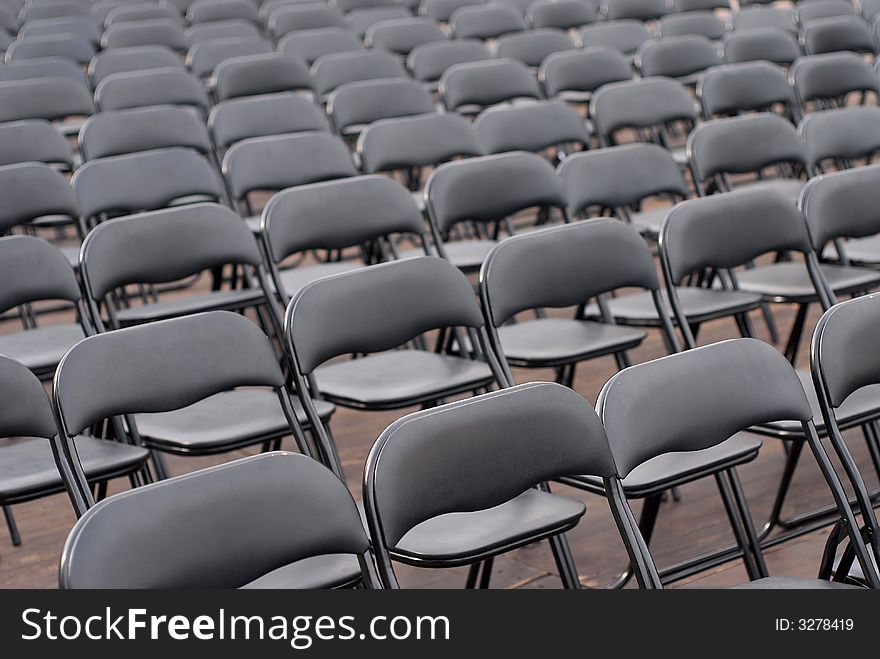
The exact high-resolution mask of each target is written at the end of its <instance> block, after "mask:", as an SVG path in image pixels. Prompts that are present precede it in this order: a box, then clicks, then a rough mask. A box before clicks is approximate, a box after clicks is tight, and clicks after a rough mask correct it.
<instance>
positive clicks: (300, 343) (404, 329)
mask: <svg viewBox="0 0 880 659" xmlns="http://www.w3.org/2000/svg"><path fill="white" fill-rule="evenodd" d="M284 326H285V334H286V335H287V340H288V344H289V348H290V349H291V352H292V354H293V355H294V356H295V359H296V362H297V365H298V367H299V369H300V371H301V372H302V373H303V374H305V375H309V374H310V373H311V372H312V371H313V370H314V369H315V368H317V367H318V366H320V365H321V364H322V363H324V362H326V361H327V360H329V359H332V358H333V357H336V356H339V355H345V354H350V353H374V352H382V351H385V350H391V349H392V348H397V347H399V346H402V345H404V344H405V343H407V342H408V341H410V340H412V339H414V338H415V337H417V336H419V335H421V334H424V333H425V332H428V331H431V330H434V329H439V328H443V327H473V328H480V327H483V317H482V315H481V313H480V307H479V305H478V304H477V300H476V297H475V296H474V291H473V288H472V287H471V284H470V282H468V279H467V277H465V275H464V274H462V272H461V271H460V270H459V269H458V268H456V267H455V266H454V265H453V264H452V263H450V262H449V261H447V260H446V259H441V258H437V257H434V256H424V257H419V258H411V259H402V260H400V261H390V262H388V263H380V264H378V265H373V266H370V267H369V268H361V269H358V270H355V271H354V272H348V273H344V274H340V275H333V276H329V277H324V278H322V279H318V280H316V281H313V282H311V283H309V284H307V285H306V286H304V287H302V288H301V289H299V291H298V292H297V293H296V295H295V296H294V298H293V300H292V301H291V302H290V304H289V305H288V307H287V313H286V316H285V322H284Z"/></svg>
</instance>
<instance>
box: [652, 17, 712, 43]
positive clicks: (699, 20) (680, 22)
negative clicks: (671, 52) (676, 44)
mask: <svg viewBox="0 0 880 659" xmlns="http://www.w3.org/2000/svg"><path fill="white" fill-rule="evenodd" d="M726 32H727V27H726V26H725V25H724V21H722V20H721V19H720V18H719V17H718V16H716V15H715V14H714V13H713V12H712V11H689V12H686V13H682V14H667V15H666V16H664V17H663V18H661V19H660V37H661V38H663V39H666V38H667V37H681V36H686V35H697V36H700V37H705V38H706V39H710V40H712V41H718V40H719V39H721V38H722V37H723V36H724V34H725V33H726Z"/></svg>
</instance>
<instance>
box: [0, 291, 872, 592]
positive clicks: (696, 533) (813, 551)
mask: <svg viewBox="0 0 880 659" xmlns="http://www.w3.org/2000/svg"><path fill="white" fill-rule="evenodd" d="M775 315H776V318H777V321H778V323H779V325H780V330H781V332H783V333H785V332H786V331H787V329H788V326H789V324H790V322H791V319H792V317H793V309H792V308H789V307H775ZM818 315H819V313H818V309H814V310H813V313H812V314H811V316H810V323H809V330H810V331H812V327H813V326H814V324H815V322H816V320H817V318H818ZM753 322H754V325H755V327H756V329H757V331H758V334H759V336H760V337H761V338H764V339H768V336H767V331H766V326H765V325H764V323H763V321H762V319H761V317H760V316H759V315H757V314H755V315H754V317H753ZM6 325H9V324H8V323H6V324H3V323H0V332H2V331H9V330H10V329H12V328H7V327H6ZM734 336H736V327H735V325H734V323H733V321H718V322H714V323H711V324H707V325H706V326H704V328H703V331H702V334H701V337H700V339H701V343H707V342H711V341H716V340H720V339H724V338H733V337H734ZM808 338H809V336H807V337H806V338H805V339H804V343H803V347H802V349H801V352H800V359H799V366H800V367H802V368H804V367H806V365H807V362H806V355H807V354H808V350H807V349H806V348H807V341H808ZM663 354H664V348H663V346H662V343H661V341H660V339H659V336H658V335H657V334H656V333H655V332H650V333H649V336H648V338H647V340H646V341H645V342H644V344H643V345H642V346H640V347H639V348H638V349H636V350H633V351H632V352H631V358H632V361H633V363H638V362H641V361H645V360H648V359H652V358H656V357H659V356H662V355H663ZM614 372H615V363H614V360H613V359H611V358H604V359H599V360H595V361H593V362H588V363H586V364H582V365H581V366H580V368H579V369H578V376H577V380H576V388H577V390H578V391H579V392H580V393H581V394H582V395H583V396H585V397H586V398H587V399H588V400H590V401H591V402H594V401H595V396H596V394H597V393H598V391H599V389H600V388H601V386H602V384H603V383H604V382H605V381H606V380H607V379H608V378H609V377H610V376H611V375H612V374H613V373H614ZM516 376H517V378H518V379H519V381H521V382H522V381H525V380H527V379H532V380H538V379H552V373H550V372H549V371H531V372H527V371H517V372H516ZM409 411H410V410H402V411H400V412H399V413H381V414H380V413H367V412H356V411H350V410H345V409H340V410H339V411H338V412H337V413H336V415H335V416H334V417H333V421H332V428H333V431H334V434H335V437H336V440H337V442H338V446H339V451H340V454H341V457H342V460H343V463H344V469H345V472H346V477H347V480H348V483H349V486H350V487H351V490H352V492H353V493H354V495H355V496H356V497H357V498H360V486H361V472H362V467H363V463H364V459H365V457H366V455H367V452H368V451H369V448H370V446H371V445H372V443H373V441H374V440H375V438H376V437H377V436H378V435H379V433H380V432H381V431H382V430H383V429H384V428H385V426H387V425H388V424H389V423H390V422H391V421H392V420H393V419H395V418H397V417H398V416H401V415H403V414H404V413H406V412H409ZM851 445H852V447H853V449H854V452H855V453H856V454H857V456H858V458H859V459H860V461H861V462H862V463H863V464H865V463H867V451H866V450H865V447H864V443H863V442H862V441H860V439H859V437H858V436H855V437H853V441H852V442H851ZM287 447H290V445H289V444H288V445H287ZM0 453H2V452H0ZM247 453H248V451H239V452H236V453H235V454H231V455H228V456H222V457H219V458H211V459H199V458H173V459H171V460H170V461H169V463H170V467H171V471H172V473H173V474H182V473H185V472H188V471H192V470H195V469H198V468H201V467H205V466H208V465H210V464H215V463H217V462H221V461H224V460H227V459H233V458H235V457H239V456H242V455H245V454H247ZM783 459H784V455H783V449H782V446H781V444H780V443H779V442H777V441H774V440H769V441H766V442H765V446H764V449H763V450H762V451H761V454H760V456H759V457H758V459H757V460H756V461H755V462H753V463H751V464H749V465H746V466H744V467H742V468H741V476H742V480H743V483H744V487H745V490H746V494H747V496H748V499H749V502H750V504H751V506H752V511H753V514H754V517H755V519H756V521H757V522H758V523H763V520H764V519H765V518H766V516H767V514H768V511H769V507H770V505H771V502H772V497H773V494H774V492H775V488H776V486H777V484H778V481H779V476H780V474H781V471H782V465H783ZM863 471H864V473H865V475H866V478H867V480H868V481H869V485H870V486H872V487H873V486H874V485H876V480H877V479H876V477H875V474H874V472H873V470H872V469H869V468H867V466H865V469H864V470H863ZM126 487H128V482H127V481H119V482H116V483H114V484H112V485H111V492H113V491H119V490H120V489H124V488H126ZM555 491H557V492H559V493H565V494H567V495H570V496H572V497H575V498H578V499H582V500H584V501H585V502H586V504H587V515H586V517H585V518H584V520H583V521H582V522H581V523H580V525H579V526H578V527H577V528H576V529H574V530H573V531H572V532H570V533H569V541H570V543H571V546H572V550H573V554H574V558H575V561H576V563H577V566H578V569H579V573H580V575H581V580H582V582H583V583H584V584H585V585H588V586H603V585H607V584H609V583H610V582H611V581H612V580H613V579H614V578H615V576H616V575H617V574H618V573H619V572H620V571H621V570H623V569H624V568H625V567H626V558H625V554H624V551H623V547H622V545H621V543H620V541H619V539H618V538H617V533H616V530H615V528H614V525H613V522H612V519H611V516H610V514H609V512H608V508H607V505H606V503H605V501H604V499H602V498H600V497H597V496H593V495H589V494H584V493H581V492H578V491H576V490H574V489H571V488H566V487H561V486H558V487H556V488H555ZM829 500H830V497H829V496H828V494H827V490H826V487H825V484H824V482H823V481H822V479H821V477H820V476H819V474H818V471H817V470H816V469H815V468H814V466H813V464H812V460H811V459H808V458H807V459H804V460H803V468H802V469H801V470H800V472H799V473H798V477H797V479H796V484H795V487H794V490H793V492H792V496H791V503H790V506H789V508H790V509H796V510H806V509H809V508H811V507H813V506H816V505H817V504H820V503H825V502H827V501H829ZM635 508H636V514H638V504H635ZM13 510H14V513H15V517H16V520H17V521H18V524H19V528H20V530H21V534H22V536H23V544H22V545H21V546H20V547H13V546H12V544H11V542H10V541H9V537H8V535H7V534H6V532H5V529H4V528H0V587H3V588H53V587H55V586H56V583H57V568H58V560H59V556H60V554H61V548H62V545H63V542H64V539H65V537H66V535H67V532H68V531H69V529H70V527H71V525H72V524H73V522H74V516H73V514H72V512H71V509H70V505H69V503H68V500H67V498H66V496H64V495H57V496H52V497H49V498H46V499H43V500H40V501H36V502H32V503H27V504H23V505H18V506H15V507H14V509H13ZM826 534H827V529H826V530H820V531H817V532H814V533H812V534H810V535H807V536H804V537H802V538H800V539H798V540H795V541H790V542H787V543H784V544H782V545H780V546H777V547H775V548H773V549H771V550H768V551H767V554H766V555H767V562H768V565H769V568H770V571H771V573H772V574H788V575H802V576H815V573H816V570H817V567H818V563H819V558H820V556H821V552H822V549H823V544H824V540H825V537H826ZM732 540H733V538H732V534H731V532H730V530H729V527H728V526H727V522H726V516H725V513H724V510H723V507H722V505H721V502H720V499H719V497H718V496H717V491H716V489H715V483H714V480H711V479H709V480H706V481H703V482H698V483H694V484H692V485H689V486H686V487H683V488H681V499H680V501H677V502H676V501H671V500H670V501H666V502H665V503H664V504H663V506H662V509H661V513H660V519H659V522H658V528H657V531H656V533H655V537H654V540H653V541H652V550H653V553H654V556H655V558H656V561H657V563H658V565H660V566H661V567H662V566H663V565H669V564H672V563H674V562H677V561H679V560H681V559H684V558H687V557H689V556H693V555H696V554H698V553H702V552H703V551H705V550H707V549H710V548H715V547H721V546H725V545H728V544H730V543H731V542H732ZM400 574H401V582H402V585H403V586H404V587H432V588H458V587H461V586H462V585H463V583H464V578H465V571H464V570H463V569H457V570H424V569H422V570H420V569H414V568H405V567H404V568H401V569H400ZM745 579H746V575H745V570H744V569H743V568H742V566H741V563H740V562H739V561H735V562H731V563H729V564H725V565H722V566H720V567H718V568H715V569H713V570H711V571H707V572H704V573H701V574H698V575H696V576H694V577H691V578H689V579H687V580H685V581H682V582H679V583H677V584H675V585H676V586H677V587H680V586H686V587H694V588H707V587H724V586H729V585H734V584H737V583H740V582H742V581H744V580H745ZM492 584H493V586H494V587H503V588H558V587H559V586H560V583H559V579H558V576H557V574H556V569H555V565H554V562H553V559H552V556H551V553H550V551H549V548H548V546H547V544H546V543H544V542H542V543H539V544H536V545H533V546H529V547H526V548H524V549H522V550H519V551H517V552H514V553H512V554H510V555H508V556H505V557H502V558H500V559H498V560H496V562H495V570H494V573H493V582H492Z"/></svg>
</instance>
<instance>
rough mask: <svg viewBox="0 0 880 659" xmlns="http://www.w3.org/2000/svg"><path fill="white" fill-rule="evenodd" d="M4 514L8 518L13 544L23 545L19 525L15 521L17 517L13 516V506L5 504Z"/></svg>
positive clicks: (7, 524) (7, 523)
mask: <svg viewBox="0 0 880 659" xmlns="http://www.w3.org/2000/svg"><path fill="white" fill-rule="evenodd" d="M3 516H4V517H5V518H6V527H7V528H8V529H9V537H10V538H11V539H12V544H13V546H15V547H18V546H19V545H21V535H20V534H19V532H18V525H17V524H16V523H15V518H14V517H13V516H12V508H10V507H9V506H3Z"/></svg>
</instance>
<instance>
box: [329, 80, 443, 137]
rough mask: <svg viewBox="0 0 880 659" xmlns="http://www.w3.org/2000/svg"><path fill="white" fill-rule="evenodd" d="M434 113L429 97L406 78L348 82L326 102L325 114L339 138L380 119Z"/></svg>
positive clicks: (415, 83) (418, 86) (428, 93)
mask: <svg viewBox="0 0 880 659" xmlns="http://www.w3.org/2000/svg"><path fill="white" fill-rule="evenodd" d="M433 111H434V99H433V97H432V96H431V93H430V92H429V91H428V90H427V89H425V87H424V86H423V85H421V84H419V83H418V82H416V81H415V80H409V79H406V78H400V79H390V80H365V81H363V82H349V83H346V84H344V85H342V86H341V87H339V88H338V89H337V90H335V91H334V92H333V93H332V94H330V97H329V98H328V99H327V113H328V114H329V115H330V119H331V121H332V122H333V125H334V126H335V128H336V130H337V132H339V133H342V134H344V133H347V132H350V131H352V130H357V127H359V126H365V125H367V124H371V123H373V122H374V121H378V120H380V119H392V118H394V117H408V116H412V115H417V114H428V113H429V112H433Z"/></svg>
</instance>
